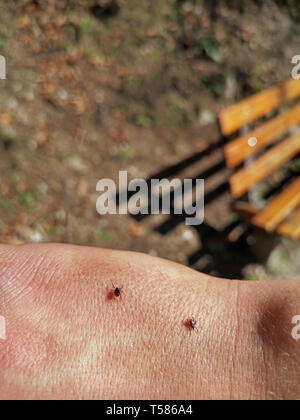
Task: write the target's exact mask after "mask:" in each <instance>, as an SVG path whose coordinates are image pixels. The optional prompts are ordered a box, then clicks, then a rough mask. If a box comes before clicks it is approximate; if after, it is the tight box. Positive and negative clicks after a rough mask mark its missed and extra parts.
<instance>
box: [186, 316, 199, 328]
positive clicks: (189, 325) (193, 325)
mask: <svg viewBox="0 0 300 420" xmlns="http://www.w3.org/2000/svg"><path fill="white" fill-rule="evenodd" d="M196 324H197V321H195V318H189V319H187V320H186V321H185V326H186V327H187V328H189V330H190V331H194V330H197V327H196Z"/></svg>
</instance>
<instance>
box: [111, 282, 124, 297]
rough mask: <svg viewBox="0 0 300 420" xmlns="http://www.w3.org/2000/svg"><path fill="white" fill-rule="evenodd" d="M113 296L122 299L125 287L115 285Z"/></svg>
mask: <svg viewBox="0 0 300 420" xmlns="http://www.w3.org/2000/svg"><path fill="white" fill-rule="evenodd" d="M113 288H114V289H113V296H114V297H115V298H121V295H122V290H123V286H122V287H116V286H115V285H114V284H113Z"/></svg>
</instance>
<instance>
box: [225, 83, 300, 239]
mask: <svg viewBox="0 0 300 420" xmlns="http://www.w3.org/2000/svg"><path fill="white" fill-rule="evenodd" d="M297 101H298V102H297ZM219 123H220V129H221V132H222V135H223V136H224V137H226V138H228V137H229V136H230V139H229V140H228V141H227V142H226V144H225V146H224V153H225V160H226V165H227V167H228V168H230V170H231V175H230V179H229V183H230V190H231V194H232V197H233V198H234V202H233V209H234V211H235V212H237V213H238V214H239V215H240V216H242V217H243V218H246V219H247V220H248V221H250V222H251V223H252V224H253V225H255V226H257V227H259V228H262V229H264V230H265V231H267V232H277V233H278V234H280V235H284V236H288V237H290V238H292V239H294V240H296V239H299V238H300V176H298V175H294V176H293V173H292V174H291V176H289V177H287V180H285V179H284V177H283V175H282V172H283V169H284V170H286V169H285V168H287V165H289V164H290V163H291V161H292V160H293V159H295V158H297V156H298V155H299V154H300V80H288V81H286V82H284V83H282V84H280V85H277V86H275V87H272V88H271V89H268V90H266V91H264V92H262V93H259V94H256V95H254V96H252V97H250V98H248V99H246V100H243V101H242V102H240V103H238V104H236V105H233V106H231V107H229V108H227V109H225V110H224V111H222V112H221V113H220V115H219ZM274 174H276V176H277V178H278V179H280V180H281V184H282V185H281V188H279V192H278V191H276V188H274V191H276V192H275V193H274V192H272V186H271V185H268V180H269V179H270V178H271V177H272V176H274ZM282 177H283V180H282V179H281V178H282ZM262 183H263V184H264V185H267V187H266V188H269V189H270V190H271V192H269V193H268V194H266V196H267V198H266V199H265V201H263V200H262V202H263V204H261V205H257V203H253V202H252V201H251V199H250V198H249V197H250V196H251V194H250V193H251V191H252V192H253V189H254V188H257V187H258V186H259V185H262Z"/></svg>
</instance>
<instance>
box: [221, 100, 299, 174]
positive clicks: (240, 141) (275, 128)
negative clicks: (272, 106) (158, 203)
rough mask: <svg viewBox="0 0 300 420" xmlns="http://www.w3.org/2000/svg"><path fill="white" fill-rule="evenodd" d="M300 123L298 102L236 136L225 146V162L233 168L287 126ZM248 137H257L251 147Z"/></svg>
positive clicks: (266, 144) (265, 144)
mask: <svg viewBox="0 0 300 420" xmlns="http://www.w3.org/2000/svg"><path fill="white" fill-rule="evenodd" d="M299 123H300V104H298V105H296V106H294V107H293V108H291V109H290V110H289V111H287V112H285V113H284V114H282V115H280V116H278V117H276V118H273V119H272V120H271V121H269V122H266V123H265V124H263V125H261V126H260V127H258V128H256V129H255V130H252V131H250V132H249V133H247V134H246V135H243V136H240V137H238V138H237V139H236V140H233V141H231V142H230V143H228V144H227V145H226V146H225V149H224V150H225V157H226V164H227V166H228V167H229V168H233V167H235V166H237V165H239V164H240V163H242V162H243V161H244V160H245V159H247V158H248V157H250V156H252V155H253V154H255V153H257V152H258V151H259V150H260V149H262V148H263V147H266V146H268V145H269V144H271V143H272V142H273V141H274V140H276V139H278V138H279V137H280V136H282V135H283V134H284V133H285V132H287V131H288V129H289V128H291V127H293V126H295V125H297V124H299ZM250 137H255V138H256V139H257V144H256V145H255V146H253V147H251V146H249V144H248V140H249V138H250Z"/></svg>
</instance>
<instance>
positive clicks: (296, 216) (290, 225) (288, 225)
mask: <svg viewBox="0 0 300 420" xmlns="http://www.w3.org/2000/svg"><path fill="white" fill-rule="evenodd" d="M277 233H279V235H284V236H289V237H290V238H292V239H294V240H296V239H299V238H300V207H298V208H297V209H296V210H295V211H294V212H293V213H292V214H291V215H290V216H289V217H288V218H287V219H286V220H285V221H284V222H282V223H281V224H280V225H279V226H278V228H277Z"/></svg>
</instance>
